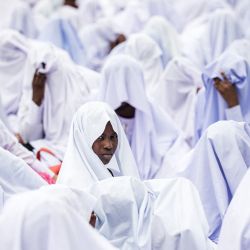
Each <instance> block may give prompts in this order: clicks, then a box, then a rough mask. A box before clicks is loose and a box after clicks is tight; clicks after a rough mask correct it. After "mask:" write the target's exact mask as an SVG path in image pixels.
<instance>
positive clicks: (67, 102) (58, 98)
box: [18, 44, 99, 165]
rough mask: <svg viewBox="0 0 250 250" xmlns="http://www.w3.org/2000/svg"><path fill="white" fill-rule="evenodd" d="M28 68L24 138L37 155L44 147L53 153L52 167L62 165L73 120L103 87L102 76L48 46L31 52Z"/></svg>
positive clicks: (23, 109)
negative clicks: (78, 110)
mask: <svg viewBox="0 0 250 250" xmlns="http://www.w3.org/2000/svg"><path fill="white" fill-rule="evenodd" d="M25 68H26V70H25V79H24V89H23V93H22V99H21V102H20V108H19V112H18V118H19V125H20V135H21V137H22V139H23V141H24V142H25V143H27V142H29V143H30V144H31V145H32V147H33V148H34V151H35V153H37V152H38V151H39V150H40V149H41V148H47V149H48V150H49V151H52V153H53V154H52V155H55V156H56V157H54V159H55V163H53V160H52V162H50V160H49V162H47V163H48V165H51V164H59V163H60V161H61V160H62V159H63V156H64V153H65V150H66V144H67V139H68V133H69V129H70V124H71V120H72V117H73V115H74V113H75V111H76V110H77V109H78V108H79V107H80V106H81V105H82V104H83V103H85V102H86V101H87V100H88V98H89V95H90V94H91V92H92V90H94V89H95V88H96V87H97V86H98V85H99V75H98V74H97V73H95V72H93V71H91V70H89V69H86V68H83V67H80V66H76V65H75V64H74V63H73V62H72V61H71V60H70V58H69V57H68V55H67V54H66V53H65V52H63V51H61V50H59V49H57V48H56V47H54V46H52V45H46V44H41V45H39V46H36V47H34V48H33V49H32V50H31V51H30V53H29V58H28V61H27V63H26V66H25ZM58 160H59V162H58ZM45 161H46V159H45Z"/></svg>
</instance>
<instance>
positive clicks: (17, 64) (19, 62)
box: [0, 29, 31, 133]
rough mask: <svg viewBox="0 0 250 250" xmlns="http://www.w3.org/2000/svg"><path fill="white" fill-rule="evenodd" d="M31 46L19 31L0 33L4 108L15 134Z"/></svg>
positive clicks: (8, 30) (0, 77)
mask: <svg viewBox="0 0 250 250" xmlns="http://www.w3.org/2000/svg"><path fill="white" fill-rule="evenodd" d="M30 46H31V44H30V42H29V40H28V39H27V38H25V37H24V36H23V35H21V34H19V33H18V32H17V31H14V30H10V29H6V30H3V31H1V32H0V79H1V99H2V107H3V110H4V112H5V115H6V116H7V122H8V124H9V126H10V129H11V131H12V132H13V133H18V130H19V128H18V122H17V120H18V118H17V113H18V109H19V104H20V99H21V95H22V87H23V78H24V67H23V65H24V64H25V62H26V60H27V56H28V50H29V48H30Z"/></svg>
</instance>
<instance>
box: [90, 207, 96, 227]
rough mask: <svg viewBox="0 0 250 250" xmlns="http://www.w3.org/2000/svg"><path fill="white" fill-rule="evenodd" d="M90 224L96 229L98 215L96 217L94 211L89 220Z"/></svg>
mask: <svg viewBox="0 0 250 250" xmlns="http://www.w3.org/2000/svg"><path fill="white" fill-rule="evenodd" d="M89 224H90V225H91V226H92V227H94V228H95V224H96V215H95V212H94V211H92V213H91V217H90V220H89Z"/></svg>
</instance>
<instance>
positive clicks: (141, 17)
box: [113, 0, 150, 36]
mask: <svg viewBox="0 0 250 250" xmlns="http://www.w3.org/2000/svg"><path fill="white" fill-rule="evenodd" d="M149 17H150V13H149V11H148V9H147V6H146V4H145V2H144V1H133V0H132V1H127V5H126V7H125V8H124V10H123V11H121V12H119V13H117V14H116V15H115V16H114V17H113V20H114V23H115V24H116V25H117V27H119V30H120V33H123V34H125V35H126V36H129V35H130V34H132V33H135V32H140V31H141V30H142V29H143V27H144V25H145V23H146V22H147V20H148V19H149Z"/></svg>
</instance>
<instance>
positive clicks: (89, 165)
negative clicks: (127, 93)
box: [57, 102, 139, 188]
mask: <svg viewBox="0 0 250 250" xmlns="http://www.w3.org/2000/svg"><path fill="white" fill-rule="evenodd" d="M109 121H110V123H111V125H112V127H113V129H114V131H115V132H116V133H117V135H118V147H117V149H116V152H115V154H114V155H113V157H112V159H111V161H110V162H109V163H108V164H107V165H105V166H104V165H103V163H102V162H101V160H100V159H99V158H98V156H97V155H96V154H95V153H94V151H93V149H92V145H93V143H94V141H95V140H96V139H97V138H98V137H99V136H101V135H102V133H103V131H104V129H105V126H106V124H107V122H109ZM107 168H109V169H110V170H111V171H112V172H113V174H114V175H115V176H116V175H118V176H120V175H128V176H134V177H139V175H138V172H137V167H136V163H135V160H134V158H133V155H132V152H131V150H130V147H129V144H128V141H127V138H126V135H125V133H124V131H123V128H122V126H121V123H120V121H119V119H118V117H117V115H116V114H115V112H114V111H113V110H112V109H111V108H110V107H109V106H108V105H107V104H105V103H101V102H89V103H86V104H85V105H83V106H82V107H81V108H80V109H79V110H78V111H77V112H76V114H75V116H74V119H73V122H72V126H71V131H70V136H69V142H68V147H67V151H66V154H65V157H64V160H63V164H62V168H61V171H60V173H59V176H58V179H57V183H62V184H66V185H69V186H73V187H77V188H85V187H87V186H89V185H91V184H93V183H94V182H97V181H98V180H103V179H106V178H110V177H112V176H111V175H110V173H109V171H108V169H107Z"/></svg>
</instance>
